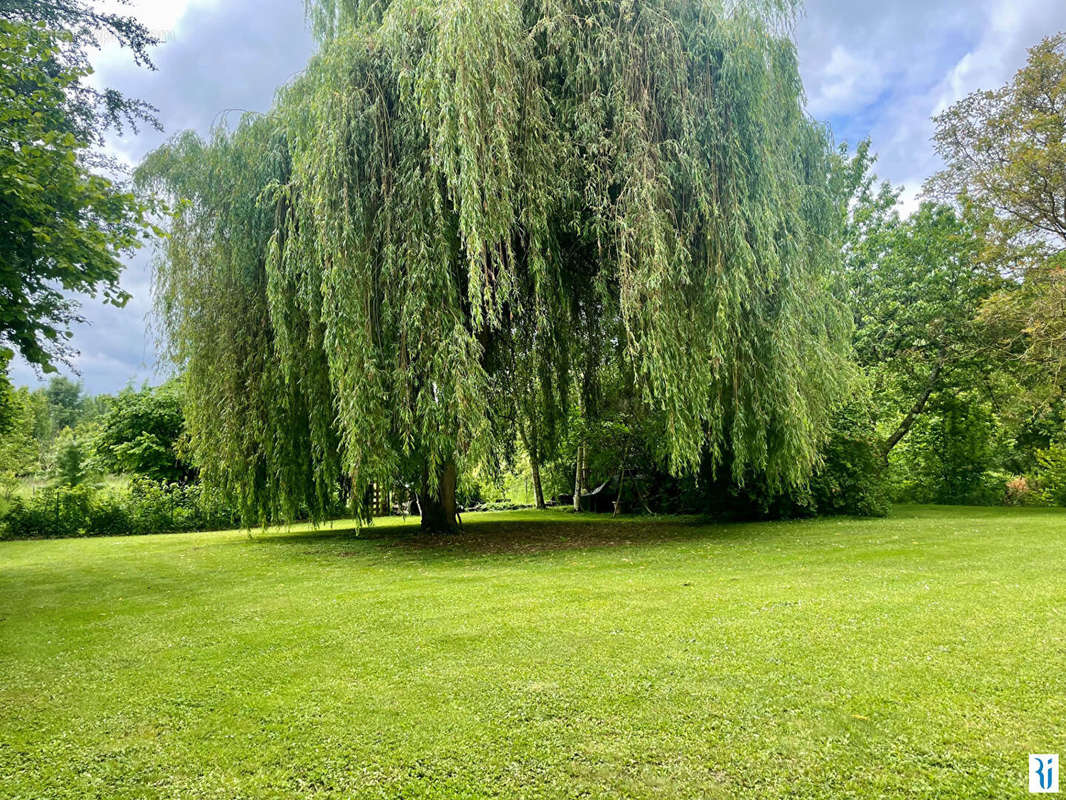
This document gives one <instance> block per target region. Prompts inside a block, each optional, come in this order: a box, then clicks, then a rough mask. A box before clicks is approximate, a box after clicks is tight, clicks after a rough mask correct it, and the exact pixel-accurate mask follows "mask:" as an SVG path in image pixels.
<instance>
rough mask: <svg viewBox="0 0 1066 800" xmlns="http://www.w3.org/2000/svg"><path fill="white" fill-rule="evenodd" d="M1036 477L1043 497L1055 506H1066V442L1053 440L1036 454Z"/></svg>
mask: <svg viewBox="0 0 1066 800" xmlns="http://www.w3.org/2000/svg"><path fill="white" fill-rule="evenodd" d="M1036 461H1037V465H1038V466H1037V473H1036V474H1037V478H1038V479H1039V481H1040V488H1041V494H1042V496H1043V498H1044V499H1045V500H1046V501H1047V502H1049V503H1054V504H1055V505H1057V506H1066V444H1064V443H1061V442H1055V443H1054V444H1052V445H1051V447H1049V448H1048V449H1047V450H1041V451H1039V452H1038V453H1037V454H1036Z"/></svg>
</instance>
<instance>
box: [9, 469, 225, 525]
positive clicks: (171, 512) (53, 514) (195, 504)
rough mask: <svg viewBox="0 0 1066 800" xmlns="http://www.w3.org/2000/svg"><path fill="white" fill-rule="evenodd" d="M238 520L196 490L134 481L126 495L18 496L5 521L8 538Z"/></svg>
mask: <svg viewBox="0 0 1066 800" xmlns="http://www.w3.org/2000/svg"><path fill="white" fill-rule="evenodd" d="M238 523H239V520H238V519H237V515H236V514H235V513H234V512H233V511H232V510H230V509H229V508H227V507H226V506H225V505H224V504H222V503H221V502H219V500H218V498H216V497H212V496H206V495H205V493H204V492H203V490H202V488H201V487H200V486H199V485H193V486H180V485H177V484H166V483H158V482H156V481H151V480H148V479H145V478H140V479H134V481H132V483H131V484H130V488H129V490H128V491H125V492H118V493H115V492H109V491H102V490H100V489H97V488H95V487H92V486H88V485H81V486H74V487H63V486H59V487H55V488H52V489H46V490H45V491H43V492H39V493H38V494H36V495H34V496H33V497H32V498H30V499H29V500H28V501H27V500H23V499H22V498H18V497H16V498H15V499H14V500H13V501H12V503H11V506H10V508H9V509H8V512H7V514H6V515H5V516H4V518H3V520H0V535H2V537H3V538H6V539H42V538H59V537H63V536H128V535H135V534H146V533H173V532H178V531H196V530H218V529H222V528H232V527H236V526H237V525H238Z"/></svg>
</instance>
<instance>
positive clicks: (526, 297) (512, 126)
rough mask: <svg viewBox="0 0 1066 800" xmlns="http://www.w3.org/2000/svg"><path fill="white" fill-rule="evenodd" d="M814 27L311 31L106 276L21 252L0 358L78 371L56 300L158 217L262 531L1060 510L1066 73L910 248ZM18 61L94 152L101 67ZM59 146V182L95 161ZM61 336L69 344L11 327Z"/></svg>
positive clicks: (127, 200)
mask: <svg viewBox="0 0 1066 800" xmlns="http://www.w3.org/2000/svg"><path fill="white" fill-rule="evenodd" d="M75 5H76V4H75ZM797 12H798V9H797V8H796V7H794V6H792V5H791V4H787V3H785V4H778V3H772V4H756V3H750V4H747V3H745V4H739V5H736V6H730V7H728V8H727V7H725V6H721V5H719V4H718V3H714V2H709V1H707V2H702V1H701V2H691V1H690V0H684V1H682V0H654V1H652V2H644V3H639V4H629V3H619V4H602V3H587V2H580V1H579V0H564V2H558V3H552V4H549V5H542V4H531V3H524V2H517V0H516V1H515V2H506V3H498V2H493V3H487V2H482V0H464V1H463V2H459V3H454V4H449V5H447V6H442V5H440V4H437V3H426V2H421V1H420V0H391V2H374V3H363V2H356V1H355V0H317V1H315V2H310V3H309V17H310V19H311V21H312V24H313V28H314V30H315V32H316V35H317V36H318V38H319V49H318V52H317V53H316V54H315V55H314V56H313V57H312V59H311V61H310V63H309V64H308V65H307V68H306V69H305V70H304V72H303V73H302V74H301V75H300V76H298V77H297V78H296V79H295V80H294V81H293V82H292V83H291V84H289V85H288V86H285V87H282V88H281V90H280V91H279V94H278V97H277V100H276V103H275V105H274V107H273V108H272V109H271V110H270V111H269V112H268V113H265V114H257V115H247V116H245V117H244V118H243V119H242V120H241V121H240V123H239V124H238V125H237V126H236V127H235V128H233V129H232V130H230V129H225V128H219V129H217V130H215V131H214V132H212V134H211V135H210V136H209V137H208V138H207V139H204V138H201V137H200V136H198V135H197V134H195V133H192V132H185V133H181V134H178V135H177V136H175V137H174V138H173V139H172V140H171V141H170V142H169V143H167V144H166V145H164V146H163V147H161V148H160V149H158V150H157V151H155V152H154V153H152V154H151V155H149V157H148V158H147V159H146V160H145V162H144V163H143V164H142V165H141V166H140V167H139V168H138V170H137V171H136V174H135V178H136V187H135V188H136V193H127V192H125V190H124V189H123V190H122V191H120V187H117V186H116V185H112V184H107V185H106V186H105V185H104V184H94V185H96V186H97V188H98V189H99V190H100V191H103V192H105V193H107V192H112V193H113V197H112V199H113V201H114V202H113V205H112V206H110V207H109V208H110V209H111V212H112V213H113V214H114V215H115V219H116V220H117V221H116V222H115V223H114V224H113V225H112V226H110V227H108V225H106V224H105V225H103V226H102V228H100V227H99V226H98V227H97V228H93V227H92V226H91V225H90V226H86V230H85V231H83V233H85V234H86V236H87V237H88V244H89V245H92V246H95V248H96V249H95V250H93V251H92V252H93V253H95V254H96V255H97V256H99V259H100V260H99V265H102V266H101V267H100V268H101V269H103V272H100V273H93V272H89V273H84V262H78V261H77V260H76V259H74V258H71V257H69V256H68V255H65V254H64V253H63V252H62V251H57V252H55V253H50V252H48V247H49V246H50V245H49V243H48V242H45V243H44V244H41V243H37V244H34V245H33V246H37V247H38V248H39V250H33V249H32V247H31V246H30V245H26V244H25V243H22V244H23V245H24V246H23V250H21V251H20V252H23V251H24V252H25V253H28V255H20V256H19V257H20V258H23V259H24V262H20V263H25V264H27V265H29V266H26V267H24V268H23V269H24V271H27V270H29V271H32V270H33V269H37V268H38V266H39V270H38V271H39V273H40V274H41V275H42V276H44V277H42V279H41V281H40V282H39V283H38V284H31V285H29V289H25V288H23V289H20V291H21V294H19V292H15V293H13V295H12V296H13V297H15V298H16V300H15V301H14V302H13V303H12V305H13V306H15V307H16V309H17V313H15V312H12V313H9V314H7V315H6V316H5V317H4V319H5V320H15V323H14V324H13V323H11V322H7V321H5V323H4V324H5V327H4V329H3V337H4V341H5V342H8V343H10V345H11V347H10V348H9V350H10V351H12V352H13V350H14V349H18V350H19V351H20V352H22V353H23V355H25V356H27V357H28V358H30V360H34V359H35V358H36V363H40V364H42V365H49V364H50V363H51V362H50V360H49V359H51V358H54V357H57V356H61V355H62V353H61V350H60V349H59V346H58V345H57V346H56V347H49V345H48V343H49V342H51V341H58V340H61V339H62V333H63V330H64V326H65V325H67V326H68V325H69V322H70V321H71V320H72V319H73V318H74V317H73V316H72V314H73V312H72V311H71V310H70V308H69V307H68V306H62V307H61V306H60V305H59V301H58V300H56V299H55V298H53V297H51V296H50V295H48V294H47V292H48V291H49V289H48V288H47V287H48V286H50V285H51V284H48V282H47V278H48V275H49V273H48V272H47V270H46V269H45V268H46V267H47V268H49V269H53V270H54V269H55V268H56V265H62V264H64V263H67V264H75V265H77V264H80V265H81V267H79V268H82V269H83V273H84V274H83V276H82V279H83V280H84V281H86V284H77V283H75V282H72V283H71V284H70V286H68V288H75V289H76V288H84V286H85V285H95V284H101V285H104V286H108V287H111V289H110V290H109V291H112V293H111V295H109V296H110V297H111V299H113V300H116V301H119V300H120V299H121V298H120V294H119V290H118V289H117V271H115V267H114V265H115V263H116V262H114V261H113V259H114V258H115V257H116V255H117V254H118V253H119V252H121V251H122V250H123V249H124V248H128V247H130V246H133V245H134V244H135V241H134V239H135V238H136V237H135V235H134V234H135V233H136V232H138V231H139V232H141V233H150V232H151V229H150V225H149V219H150V212H151V210H152V209H156V208H158V207H159V206H160V204H162V205H165V207H166V209H167V216H166V224H165V227H166V228H167V231H168V235H167V237H166V239H165V240H164V242H163V247H162V251H161V258H160V260H159V263H158V265H157V273H156V286H157V289H156V291H157V296H156V310H157V316H158V319H159V321H160V324H161V327H162V330H163V333H164V337H165V342H166V355H167V357H168V358H169V360H170V362H171V363H172V364H173V365H174V366H175V368H176V370H177V372H178V373H179V374H180V375H181V381H182V387H183V397H182V402H181V409H182V413H183V426H184V431H185V434H184V435H185V436H186V437H187V443H188V444H187V446H188V452H189V453H190V456H189V457H190V460H191V463H193V464H195V468H196V470H197V473H198V476H199V478H200V479H201V480H202V481H203V482H204V483H205V485H207V486H210V487H212V489H213V490H217V491H219V492H220V493H222V495H224V496H225V497H227V498H228V499H229V502H231V503H232V504H233V506H234V508H235V509H236V510H237V511H238V512H239V514H240V516H241V518H242V519H243V520H244V521H245V522H246V523H248V524H251V523H257V522H265V521H271V520H281V519H292V518H296V517H298V516H310V517H311V518H312V519H322V518H324V517H325V516H327V515H328V514H330V513H332V511H333V510H334V509H335V508H336V506H337V503H338V501H342V502H344V503H346V504H347V505H348V507H349V509H350V510H351V511H352V512H353V513H355V514H356V515H357V516H360V517H363V518H369V516H370V515H371V513H372V512H373V510H374V508H373V507H372V497H373V490H374V487H379V488H380V487H390V488H391V487H396V488H401V487H402V489H403V490H404V491H408V492H410V493H411V494H412V495H413V496H414V498H415V501H416V504H417V507H418V509H419V512H420V514H421V518H422V522H423V526H424V527H425V528H426V529H429V530H454V529H455V528H456V526H457V524H458V517H457V511H458V509H459V507H460V506H461V505H464V504H468V503H469V502H471V500H473V499H475V498H476V497H477V495H478V494H479V487H482V486H483V485H485V484H492V483H495V484H499V483H501V482H503V481H504V480H505V479H506V475H507V474H513V473H515V472H516V471H522V472H527V473H528V476H529V481H530V483H531V488H532V492H531V493H532V500H533V502H534V503H535V504H536V505H538V506H541V505H545V504H547V503H548V502H550V501H554V502H560V503H569V504H572V505H573V507H574V508H581V507H588V508H592V507H595V508H603V509H606V510H614V511H618V510H625V511H641V510H647V511H655V512H659V511H719V512H725V511H730V512H735V513H743V514H764V515H781V514H799V513H841V512H843V513H866V514H870V513H883V512H884V510H885V508H886V504H887V502H888V500H889V499H896V500H914V501H921V502H1001V501H1003V500H1004V499H1007V498H1010V499H1011V500H1013V501H1017V502H1023V501H1024V502H1028V501H1037V500H1038V499H1042V500H1047V499H1048V498H1049V497H1052V498H1053V497H1054V496H1055V493H1056V491H1057V490H1056V489H1055V488H1054V487H1055V486H1056V485H1057V484H1056V480H1057V478H1056V477H1055V475H1057V474H1058V472H1061V471H1062V470H1061V467H1059V466H1056V465H1058V464H1061V463H1062V457H1061V455H1060V453H1061V446H1062V437H1063V427H1062V421H1063V420H1062V391H1061V389H1062V386H1061V380H1060V378H1061V367H1062V361H1061V355H1060V353H1061V347H1059V346H1058V342H1059V341H1060V339H1061V336H1062V330H1063V327H1064V321H1063V320H1064V318H1063V315H1062V311H1061V309H1062V303H1061V293H1062V287H1063V285H1064V284H1063V280H1062V266H1063V262H1062V257H1063V256H1062V254H1063V251H1064V244H1066V178H1064V177H1063V176H1064V175H1066V170H1064V168H1063V167H1064V165H1066V145H1064V144H1063V141H1064V139H1063V135H1064V132H1066V105H1064V103H1066V101H1064V98H1066V38H1064V37H1063V35H1061V34H1060V35H1058V36H1054V37H1050V38H1048V39H1046V40H1044V41H1043V42H1041V43H1038V44H1037V45H1036V46H1035V47H1034V48H1033V50H1031V51H1030V55H1029V60H1028V63H1027V64H1026V66H1025V67H1024V68H1023V69H1022V70H1021V71H1019V72H1018V73H1017V75H1016V76H1015V77H1014V78H1013V79H1012V80H1011V81H1010V82H1009V83H1008V84H1007V85H1005V86H1003V87H1001V88H1000V89H997V90H992V91H987V92H979V93H976V94H975V95H972V96H970V97H967V98H965V99H963V100H962V101H960V102H959V103H957V104H956V105H954V106H952V107H951V108H949V109H948V110H947V111H945V112H944V113H943V114H942V115H940V116H939V117H937V118H936V120H935V122H936V131H937V133H936V140H935V144H936V147H937V150H938V152H939V154H940V155H941V156H942V158H943V160H944V163H945V169H944V170H943V171H942V172H940V173H939V174H937V175H935V176H932V177H931V178H930V180H929V182H928V184H927V186H926V191H925V202H923V203H922V205H921V206H920V207H919V208H918V209H917V210H916V211H915V212H914V213H912V214H910V215H907V216H901V214H900V212H899V203H898V199H899V197H898V190H896V189H894V188H893V187H891V186H889V185H887V184H884V183H883V182H881V181H879V180H878V178H877V177H876V174H875V172H874V163H875V159H874V156H873V154H872V153H871V150H870V145H869V143H866V142H864V143H860V144H859V145H858V146H857V147H856V148H855V149H854V150H849V149H848V148H847V147H840V146H837V145H836V144H835V143H834V141H833V138H832V133H831V131H829V130H828V129H827V128H826V127H825V126H824V125H821V124H819V123H818V122H816V121H815V120H813V119H811V118H810V116H809V115H808V114H807V113H806V111H805V108H804V98H803V90H802V83H801V81H800V78H799V73H798V69H797V64H796V53H795V47H794V43H793V42H792V40H791V38H790V36H789V31H790V29H791V24H792V21H793V20H794V15H795V14H796V13H797ZM0 18H2V17H0ZM5 24H7V27H6V28H4V29H3V31H4V33H5V35H7V36H10V37H13V38H17V37H19V36H23V37H26V38H27V41H28V42H29V44H28V45H27V46H28V47H35V48H38V49H37V50H32V49H31V50H27V51H26V52H27V53H35V54H36V55H32V57H23V58H21V59H19V63H20V64H21V65H22V68H23V69H24V70H29V69H31V68H33V69H37V72H36V73H35V74H34V76H33V79H32V80H30V81H29V82H28V83H26V81H23V83H22V84H18V85H17V86H14V88H13V89H12V90H11V91H14V92H15V94H16V96H20V95H19V94H18V93H19V92H23V93H24V94H26V97H28V98H29V97H32V98H33V102H37V103H39V102H41V97H38V95H39V94H40V90H39V85H42V84H43V85H47V84H48V80H51V78H49V77H48V76H49V75H52V74H53V73H54V75H57V76H59V77H58V78H55V80H60V81H61V82H60V83H59V84H57V85H58V86H59V88H60V91H59V92H58V93H54V92H53V94H51V95H48V96H50V97H52V98H53V101H54V105H55V107H56V114H57V115H58V117H57V118H59V119H66V118H68V117H69V118H71V119H74V120H76V118H77V117H76V115H75V112H74V111H72V110H71V109H70V108H68V107H67V106H68V105H69V102H68V101H66V100H64V99H63V97H64V95H63V91H62V88H63V87H65V86H70V85H74V84H71V83H65V84H64V83H62V81H75V82H76V81H77V79H78V76H79V74H80V73H78V62H77V61H74V62H71V63H68V64H65V65H64V64H62V63H58V62H56V63H58V66H56V65H55V64H53V66H51V67H47V65H48V64H50V63H52V62H50V61H49V58H50V56H49V55H48V52H49V50H48V48H49V47H50V46H53V47H56V46H55V45H50V44H49V40H48V37H49V36H52V35H53V34H52V33H51V32H50V31H51V29H50V28H49V27H48V25H47V23H46V24H44V25H41V24H38V25H31V24H27V23H26V22H25V21H24V20H16V21H13V22H7V23H5ZM55 35H57V36H58V34H55ZM136 42H142V43H143V42H144V40H143V38H142V39H131V40H130V42H129V43H130V46H131V47H134V48H136ZM53 61H54V59H53ZM27 65H29V66H27ZM34 65H38V66H37V67H35V66H34ZM49 69H51V70H52V72H49ZM64 70H65V72H64ZM64 75H65V76H67V77H63V76H64ZM70 76H73V77H70ZM25 77H26V76H25V75H23V78H25ZM24 86H29V87H30V88H24ZM34 87H37V88H34ZM34 92H36V94H34ZM45 94H46V95H47V94H48V93H47V92H45ZM27 102H29V100H27ZM131 102H132V101H131ZM65 104H66V105H65ZM129 110H130V112H131V113H133V114H134V115H135V116H136V114H141V115H142V116H141V118H142V119H143V118H145V115H147V114H148V110H146V109H145V108H143V107H142V106H136V105H134V106H132V107H130V109H129ZM97 113H98V112H97ZM64 115H66V117H64ZM13 119H14V120H15V121H14V122H12V123H11V124H12V126H14V129H16V130H21V129H19V128H18V127H17V126H18V125H23V124H24V121H21V120H22V117H19V116H17V114H16V116H15V117H14V118H13ZM89 119H91V120H93V122H94V124H101V125H102V124H109V123H108V121H107V120H101V119H100V118H99V116H97V117H90V118H89ZM0 122H2V120H0ZM5 124H6V123H5ZM25 124H29V123H25ZM33 124H37V123H36V122H34V123H33ZM68 127H70V128H71V132H70V135H69V136H67V137H65V138H62V140H60V139H56V145H55V147H59V146H60V145H62V144H63V143H64V142H65V143H66V145H65V146H67V147H69V148H72V149H74V150H84V149H86V148H89V147H90V146H91V144H92V141H91V137H89V136H86V135H84V134H83V135H82V136H81V138H78V134H77V126H76V125H74V124H73V123H71V124H70V125H69V126H68ZM23 135H27V136H29V135H35V134H23ZM71 137H73V138H71ZM53 149H54V148H53ZM16 150H18V148H16ZM73 163H74V164H75V168H76V169H82V170H83V171H84V174H83V175H82V178H83V179H84V180H85V181H89V182H90V183H92V180H93V177H92V176H93V173H90V172H88V169H89V165H88V162H87V160H86V159H81V160H79V159H78V158H75V159H74V162H73ZM79 165H80V166H79ZM100 180H102V179H100ZM30 200H32V202H30ZM30 200H28V201H27V210H26V211H25V213H27V214H28V215H32V214H33V213H36V211H35V209H36V208H37V205H34V204H39V203H41V202H44V201H43V200H42V199H41V198H39V197H36V196H35V197H33V198H30ZM86 202H87V201H86ZM86 207H88V206H86ZM94 213H95V214H96V216H97V218H99V217H100V212H94ZM90 216H92V215H90ZM72 230H73V233H72V235H74V234H76V233H78V228H77V225H74V227H73V229H72ZM90 234H91V236H90ZM64 259H67V260H66V261H64ZM108 259H112V260H111V261H109V260H108ZM20 285H21V283H20ZM42 287H44V288H42ZM63 302H64V303H65V302H66V301H65V300H64V301H63ZM19 303H21V306H20V305H19ZM34 303H36V304H37V305H38V306H40V307H41V308H45V309H48V308H51V309H52V312H51V316H48V315H47V314H45V315H43V317H42V318H43V319H45V320H46V321H47V326H51V328H48V327H47V326H46V327H37V328H34V327H33V326H32V325H31V326H28V327H27V326H26V325H22V324H21V323H19V320H20V319H22V317H20V316H19V314H22V316H23V317H25V318H26V319H31V318H35V317H34V314H35V312H33V310H32V309H33V307H34ZM49 304H51V306H50V305H49ZM26 309H29V310H26ZM64 315H66V316H64ZM38 316H41V315H38ZM48 320H50V321H48ZM49 330H51V331H52V333H54V334H55V335H54V336H52V335H50V333H49ZM1057 471H1058V472H1057Z"/></svg>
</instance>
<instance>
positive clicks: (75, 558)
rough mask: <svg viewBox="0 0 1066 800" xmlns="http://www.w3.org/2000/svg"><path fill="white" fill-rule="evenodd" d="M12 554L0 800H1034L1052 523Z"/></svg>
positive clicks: (1050, 514) (1064, 600)
mask: <svg viewBox="0 0 1066 800" xmlns="http://www.w3.org/2000/svg"><path fill="white" fill-rule="evenodd" d="M466 528H467V531H466V534H465V535H463V536H459V537H452V538H440V537H437V538H430V539H425V538H422V537H419V536H418V535H416V534H415V532H414V530H413V529H412V528H410V527H407V528H400V527H397V526H396V525H393V526H386V525H382V524H378V525H376V526H374V528H372V529H370V530H368V531H365V532H364V535H363V536H361V537H357V536H356V535H355V533H354V532H352V531H343V530H340V529H339V528H338V529H337V530H328V529H327V530H323V531H318V532H309V531H308V530H307V529H293V530H291V531H287V532H271V533H268V534H262V533H257V534H255V535H254V536H252V537H249V536H247V535H246V534H244V533H239V532H232V533H201V534H181V535H179V534H174V535H168V536H150V537H140V538H128V539H82V540H64V541H36V542H7V543H0V796H3V797H19V798H60V797H63V798H67V797H69V798H87V797H100V798H109V799H110V798H152V797H160V798H162V797H166V798H258V797H277V798H290V797H314V798H326V797H330V798H341V797H344V798H348V797H375V798H376V797H382V798H386V797H387V798H418V797H434V798H441V797H448V798H451V797H485V796H490V797H502V798H517V797H553V798H554V797H626V798H640V797H665V798H682V797H693V798H696V797H698V798H712V797H722V798H733V797H752V798H772V797H825V798H842V797H884V796H897V797H904V796H906V797H944V798H955V797H989V798H1003V797H1022V796H1028V793H1027V783H1026V770H1027V765H1026V754H1027V753H1029V752H1036V753H1044V752H1062V753H1063V754H1064V755H1066V674H1064V670H1066V514H1064V513H1062V512H1059V511H1055V510H1022V509H1018V510H1012V509H1007V510H1004V509H971V508H901V509H896V511H895V513H894V514H893V516H892V517H891V518H889V519H887V520H871V521H855V520H822V521H808V522H796V523H767V524H751V525H710V526H709V525H702V524H697V523H694V522H689V521H685V520H676V519H675V520H669V521H661V522H651V521H648V520H639V519H637V520H624V521H618V520H610V519H590V518H587V517H575V516H573V515H569V514H564V513H560V512H554V513H553V512H549V513H543V514H534V513H509V514H486V515H481V516H478V515H470V517H469V518H468V519H466Z"/></svg>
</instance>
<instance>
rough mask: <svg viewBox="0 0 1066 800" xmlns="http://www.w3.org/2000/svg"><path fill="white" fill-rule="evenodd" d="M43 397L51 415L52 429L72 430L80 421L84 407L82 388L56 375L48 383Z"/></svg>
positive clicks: (74, 382) (64, 377)
mask: <svg viewBox="0 0 1066 800" xmlns="http://www.w3.org/2000/svg"><path fill="white" fill-rule="evenodd" d="M44 395H45V397H46V398H47V399H48V408H49V411H50V413H51V415H52V429H53V430H56V431H59V430H62V429H63V428H73V427H74V426H75V425H77V424H78V422H79V421H80V419H81V414H82V410H83V409H84V407H85V397H84V396H83V394H82V386H81V384H80V383H78V382H76V381H72V380H71V379H70V378H68V377H66V376H64V375H57V376H55V377H53V378H52V380H50V381H49V382H48V386H47V387H45V390H44Z"/></svg>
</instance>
